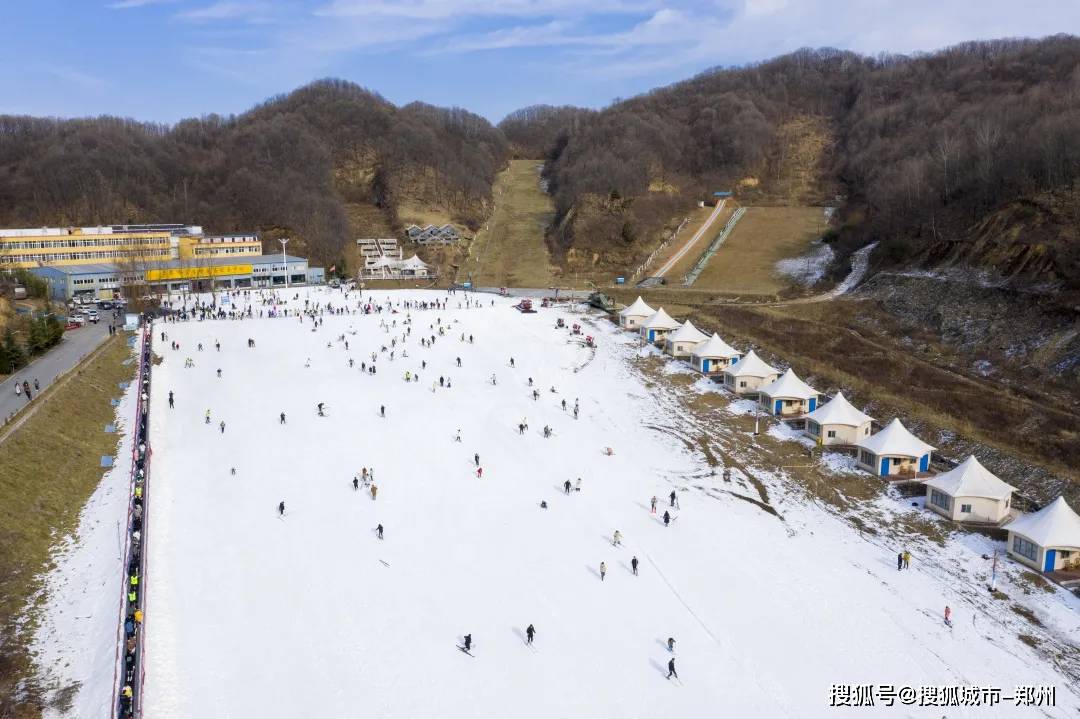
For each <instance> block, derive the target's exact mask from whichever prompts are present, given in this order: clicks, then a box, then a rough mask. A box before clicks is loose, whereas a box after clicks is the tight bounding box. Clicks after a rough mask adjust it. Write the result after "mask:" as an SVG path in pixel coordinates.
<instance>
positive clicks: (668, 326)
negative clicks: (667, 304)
mask: <svg viewBox="0 0 1080 719" xmlns="http://www.w3.org/2000/svg"><path fill="white" fill-rule="evenodd" d="M681 326H682V325H681V324H680V323H679V322H676V321H675V320H673V319H671V315H669V314H668V313H667V312H664V308H663V307H661V308H660V309H658V310H657V311H656V312H653V313H652V314H651V315H649V317H648V318H647V319H646V320H645V321H644V322H642V323H641V337H642V338H643V339H644V340H645V341H646V342H649V343H652V344H662V343H663V341H664V338H665V337H667V336H668V334H669V333H670V332H673V331H675V330H677V329H679V327H681Z"/></svg>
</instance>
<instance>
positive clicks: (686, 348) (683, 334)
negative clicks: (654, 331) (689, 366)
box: [664, 320, 709, 357]
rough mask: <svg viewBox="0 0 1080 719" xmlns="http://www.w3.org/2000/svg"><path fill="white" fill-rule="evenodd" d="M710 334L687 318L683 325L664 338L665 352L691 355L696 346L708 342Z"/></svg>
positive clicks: (681, 355)
mask: <svg viewBox="0 0 1080 719" xmlns="http://www.w3.org/2000/svg"><path fill="white" fill-rule="evenodd" d="M708 339H709V336H708V335H707V334H705V333H704V332H702V331H701V330H699V329H698V328H697V327H694V324H693V323H692V322H691V321H690V320H687V321H686V322H684V323H683V325H682V327H680V328H679V329H677V330H675V331H674V332H672V333H671V334H669V335H668V336H667V337H665V338H664V352H667V353H668V354H669V355H671V356H672V357H689V356H690V353H691V352H692V351H693V349H694V348H695V347H697V346H698V345H700V344H702V343H703V342H706V341H707V340H708Z"/></svg>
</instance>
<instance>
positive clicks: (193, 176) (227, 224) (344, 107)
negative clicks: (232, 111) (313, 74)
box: [0, 80, 508, 262]
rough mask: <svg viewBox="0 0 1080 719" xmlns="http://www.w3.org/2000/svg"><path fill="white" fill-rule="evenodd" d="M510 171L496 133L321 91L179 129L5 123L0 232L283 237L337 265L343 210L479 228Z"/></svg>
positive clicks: (371, 97)
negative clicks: (105, 228) (429, 217)
mask: <svg viewBox="0 0 1080 719" xmlns="http://www.w3.org/2000/svg"><path fill="white" fill-rule="evenodd" d="M507 157H508V148H507V143H506V140H505V139H504V138H503V135H502V133H500V132H499V131H498V130H497V129H495V128H494V127H492V126H491V124H490V123H488V122H487V121H486V120H484V119H483V118H480V117H479V116H477V115H473V114H472V113H469V112H466V111H464V110H460V109H443V108H436V107H431V106H428V105H423V104H419V103H414V104H411V105H407V106H405V107H402V108H398V107H395V106H394V105H392V104H390V103H389V102H387V101H386V100H384V99H382V98H381V97H379V96H378V95H375V94H373V93H371V92H368V91H366V90H364V89H363V88H360V87H358V86H356V85H354V84H351V83H347V82H343V81H340V80H323V81H319V82H315V83H312V84H311V85H308V86H306V87H303V88H300V89H299V90H296V91H295V92H292V93H289V94H287V95H282V96H280V97H276V98H273V99H270V100H268V101H267V102H265V103H263V104H262V105H259V106H258V107H256V108H254V109H252V110H251V111H249V112H246V113H244V114H242V115H239V116H236V117H220V116H216V115H210V116H206V117H202V118H198V119H190V120H184V121H182V122H179V123H177V124H176V125H175V126H172V127H167V126H162V125H156V124H147V123H139V122H134V121H131V120H123V119H119V118H112V117H102V118H93V119H78V120H58V119H51V118H31V117H13V116H5V117H0V225H3V226H31V227H33V226H39V225H54V224H59V225H65V224H93V223H116V222H166V221H171V222H199V223H202V224H204V225H206V226H207V227H208V228H209V229H211V230H213V231H229V230H240V229H243V230H250V229H259V230H262V231H263V233H264V236H265V237H266V238H267V239H273V238H275V237H277V236H284V235H290V236H292V237H294V238H295V239H297V240H299V242H298V243H297V244H295V245H290V250H292V249H294V248H295V249H296V250H297V251H301V252H306V253H309V254H310V255H311V256H312V257H313V258H315V259H316V260H318V261H324V262H333V261H336V260H337V259H338V258H339V257H341V250H342V247H343V244H344V243H345V242H347V241H348V240H350V239H351V238H352V237H353V236H354V233H357V232H363V229H364V228H362V227H350V223H349V220H348V217H349V213H348V212H347V206H348V205H349V204H362V205H369V206H374V207H376V208H378V210H379V211H381V212H382V213H384V214H386V215H387V219H388V221H389V222H390V224H393V223H394V221H395V219H396V218H395V212H396V208H397V203H398V201H399V200H401V199H402V198H409V199H414V200H417V201H420V202H424V203H426V204H429V205H437V206H440V207H443V208H444V209H445V211H446V213H447V214H448V215H450V216H452V217H454V218H455V219H457V220H459V221H460V222H461V223H462V224H466V225H472V226H476V225H477V224H478V223H479V222H480V220H481V219H482V218H483V217H484V216H486V214H487V212H488V203H489V201H490V192H491V185H492V182H493V181H494V177H495V173H496V172H497V170H498V169H500V168H501V167H503V166H505V164H506V160H507Z"/></svg>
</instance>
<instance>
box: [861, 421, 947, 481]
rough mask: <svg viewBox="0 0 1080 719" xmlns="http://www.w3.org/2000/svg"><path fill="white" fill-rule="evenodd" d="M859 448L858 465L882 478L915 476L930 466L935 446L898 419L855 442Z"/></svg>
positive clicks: (927, 469)
mask: <svg viewBox="0 0 1080 719" xmlns="http://www.w3.org/2000/svg"><path fill="white" fill-rule="evenodd" d="M855 446H856V447H857V448H858V450H859V456H858V464H859V466H860V467H862V468H863V469H865V470H867V471H869V472H873V473H874V474H876V475H879V476H881V477H888V476H893V475H905V476H915V475H916V474H918V473H919V472H927V471H929V469H930V453H931V452H933V451H934V448H933V447H931V446H930V445H928V444H927V443H926V442H923V441H922V440H921V439H919V438H918V437H916V436H915V435H913V434H912V433H911V432H909V431H908V428H907V427H905V426H904V423H903V422H901V421H900V420H899V419H894V420H893V421H892V422H889V424H887V425H886V426H885V429H883V430H881V431H880V432H878V433H877V434H874V435H871V436H869V437H867V438H866V439H860V440H859V441H858V442H856V443H855Z"/></svg>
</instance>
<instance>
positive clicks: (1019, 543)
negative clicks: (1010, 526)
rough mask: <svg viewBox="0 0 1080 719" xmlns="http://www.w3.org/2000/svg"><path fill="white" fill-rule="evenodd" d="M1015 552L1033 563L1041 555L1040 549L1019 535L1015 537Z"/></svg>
mask: <svg viewBox="0 0 1080 719" xmlns="http://www.w3.org/2000/svg"><path fill="white" fill-rule="evenodd" d="M1013 551H1014V552H1016V553H1017V554H1019V555H1020V556H1021V557H1027V558H1028V559H1030V560H1031V561H1033V562H1034V561H1035V557H1037V556H1038V555H1039V548H1038V547H1036V546H1035V545H1034V544H1032V543H1031V542H1029V541H1028V540H1026V539H1024V538H1023V537H1020V536H1017V535H1013Z"/></svg>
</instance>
